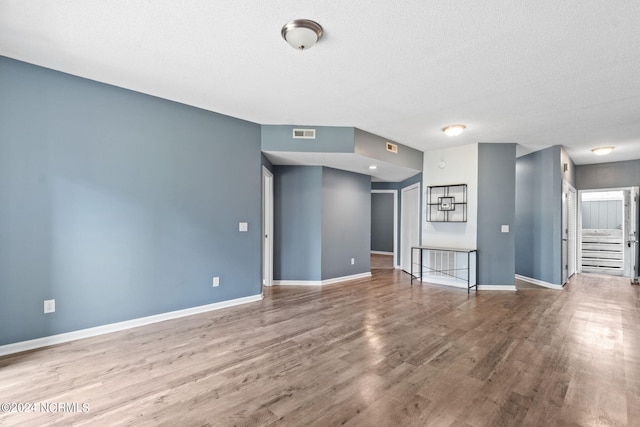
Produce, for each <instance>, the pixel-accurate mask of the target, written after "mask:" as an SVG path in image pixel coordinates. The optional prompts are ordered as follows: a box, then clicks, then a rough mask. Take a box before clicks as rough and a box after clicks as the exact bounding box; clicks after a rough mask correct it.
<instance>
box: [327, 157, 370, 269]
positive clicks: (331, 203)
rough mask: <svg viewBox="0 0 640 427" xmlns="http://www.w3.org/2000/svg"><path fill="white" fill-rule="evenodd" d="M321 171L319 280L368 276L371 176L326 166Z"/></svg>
mask: <svg viewBox="0 0 640 427" xmlns="http://www.w3.org/2000/svg"><path fill="white" fill-rule="evenodd" d="M322 171H323V173H322V279H323V280H326V279H333V278H336V277H344V276H350V275H354V274H360V273H367V272H369V271H371V247H370V245H371V177H370V176H368V175H362V174H357V173H353V172H346V171H342V170H338V169H332V168H327V167H325V168H322ZM351 258H355V264H354V265H351Z"/></svg>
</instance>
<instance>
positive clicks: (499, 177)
mask: <svg viewBox="0 0 640 427" xmlns="http://www.w3.org/2000/svg"><path fill="white" fill-rule="evenodd" d="M515 198H516V144H478V274H479V280H478V283H479V284H480V285H513V284H514V278H515V225H516V218H515V216H516V200H515ZM502 225H508V226H509V232H508V233H502V232H501V226H502Z"/></svg>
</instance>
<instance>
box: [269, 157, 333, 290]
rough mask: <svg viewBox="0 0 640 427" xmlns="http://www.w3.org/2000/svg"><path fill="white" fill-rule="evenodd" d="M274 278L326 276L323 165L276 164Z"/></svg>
mask: <svg viewBox="0 0 640 427" xmlns="http://www.w3.org/2000/svg"><path fill="white" fill-rule="evenodd" d="M273 172H274V191H273V192H274V203H273V204H274V224H273V228H274V230H273V233H274V239H273V278H274V280H308V281H317V280H321V279H322V167H321V166H274V167H273Z"/></svg>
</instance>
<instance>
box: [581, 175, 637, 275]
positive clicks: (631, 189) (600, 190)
mask: <svg viewBox="0 0 640 427" xmlns="http://www.w3.org/2000/svg"><path fill="white" fill-rule="evenodd" d="M608 191H622V192H624V191H629V192H630V193H631V195H632V199H633V194H637V192H638V186H627V187H607V188H593V189H584V190H578V196H577V199H576V203H577V204H578V221H577V222H578V224H577V229H576V241H577V243H578V251H577V252H576V272H577V273H582V194H583V193H605V192H608ZM631 202H632V203H635V209H636V212H635V215H636V218H635V227H636V230H635V233H636V242H635V247H634V249H635V252H636V253H635V258H636V259H635V262H633V260H631V261H632V262H633V265H630V266H629V270H630V271H629V276H630V279H631V281H633V280H634V277H636V278H637V277H638V267H639V266H638V261H637V260H638V238H637V236H638V226H639V224H638V203H639V201H635V202H634V201H633V200H631ZM622 205H623V215H624V216H626V215H627V214H626V213H625V212H624V196H623V203H622ZM623 239H624V241H625V242H626V241H627V239H628V231H627V230H623ZM626 258H627V254H626V253H625V262H626ZM622 277H627V276H625V275H623V276H622Z"/></svg>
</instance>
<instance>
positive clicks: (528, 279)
mask: <svg viewBox="0 0 640 427" xmlns="http://www.w3.org/2000/svg"><path fill="white" fill-rule="evenodd" d="M516 279H518V280H522V281H524V282H529V283H532V284H534V285H538V286H542V287H544V288H549V289H556V290H558V291H561V290H562V288H563V285H554V284H553V283H549V282H545V281H543V280H538V279H533V278H531V277H527V276H521V275H519V274H516Z"/></svg>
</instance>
